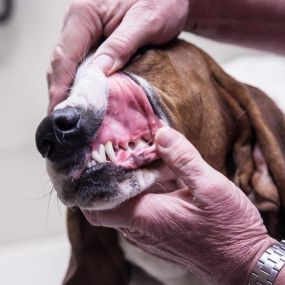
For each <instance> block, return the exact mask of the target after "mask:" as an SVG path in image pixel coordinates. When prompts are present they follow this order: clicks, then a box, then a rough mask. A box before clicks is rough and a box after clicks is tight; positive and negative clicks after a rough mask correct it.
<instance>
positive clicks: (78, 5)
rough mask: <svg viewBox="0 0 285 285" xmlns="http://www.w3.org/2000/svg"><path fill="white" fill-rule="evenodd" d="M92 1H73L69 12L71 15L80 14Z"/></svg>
mask: <svg viewBox="0 0 285 285" xmlns="http://www.w3.org/2000/svg"><path fill="white" fill-rule="evenodd" d="M90 2H91V1H90V0H73V1H72V3H71V5H70V9H69V12H70V13H73V12H75V13H78V12H80V11H82V10H83V11H84V10H85V9H86V8H87V7H88V6H89V5H90V4H91V3H90Z"/></svg>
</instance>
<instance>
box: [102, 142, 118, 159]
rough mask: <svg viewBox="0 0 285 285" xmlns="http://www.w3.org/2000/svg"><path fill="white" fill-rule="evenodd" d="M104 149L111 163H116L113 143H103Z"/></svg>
mask: <svg viewBox="0 0 285 285" xmlns="http://www.w3.org/2000/svg"><path fill="white" fill-rule="evenodd" d="M105 150H106V153H107V155H108V157H109V158H110V160H111V161H112V162H113V163H116V155H115V152H114V149H113V144H112V142H110V141H108V142H107V143H106V144H105Z"/></svg>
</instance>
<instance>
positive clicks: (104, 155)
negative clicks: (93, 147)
mask: <svg viewBox="0 0 285 285" xmlns="http://www.w3.org/2000/svg"><path fill="white" fill-rule="evenodd" d="M99 155H100V156H101V158H102V159H103V161H107V159H106V153H105V147H104V145H103V144H100V146H99Z"/></svg>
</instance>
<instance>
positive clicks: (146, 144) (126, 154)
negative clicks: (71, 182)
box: [78, 73, 165, 184]
mask: <svg viewBox="0 0 285 285" xmlns="http://www.w3.org/2000/svg"><path fill="white" fill-rule="evenodd" d="M108 90H109V94H108V106H107V109H106V112H105V115H104V119H103V122H102V124H101V126H100V128H99V130H98V131H97V133H96V135H95V137H94V139H93V140H92V141H91V144H90V149H91V151H90V152H89V153H87V155H86V159H85V165H84V167H83V169H82V171H80V173H78V175H79V177H78V178H79V182H80V183H79V184H82V183H83V182H84V180H90V179H91V178H93V177H95V176H97V174H98V173H97V172H100V171H102V168H106V169H107V168H108V167H111V165H112V168H113V169H115V168H116V169H117V170H119V169H124V171H131V170H136V169H139V168H140V167H142V166H145V165H147V164H149V163H151V162H153V161H155V160H157V159H159V155H158V154H157V152H156V147H155V145H154V136H155V133H156V131H157V129H158V128H159V127H161V126H163V125H164V124H165V122H163V120H162V119H161V118H159V116H158V115H157V111H156V110H155V108H156V106H154V104H152V103H151V102H150V98H149V96H147V95H146V90H145V89H144V88H143V87H142V86H140V85H138V82H134V80H132V79H130V78H129V77H128V76H126V75H125V74H118V73H117V74H114V75H113V76H111V77H109V80H108ZM148 91H149V90H148ZM93 180H94V179H93Z"/></svg>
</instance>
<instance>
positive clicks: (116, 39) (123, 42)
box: [105, 35, 136, 61]
mask: <svg viewBox="0 0 285 285" xmlns="http://www.w3.org/2000/svg"><path fill="white" fill-rule="evenodd" d="M105 49H106V50H107V51H108V52H109V53H110V54H111V55H112V56H116V57H119V58H120V59H121V60H124V61H125V60H128V59H129V58H130V57H131V56H132V55H133V54H134V53H135V51H136V50H135V48H134V47H133V45H132V44H131V41H130V39H129V38H128V37H127V36H124V35H120V36H113V37H112V40H111V41H110V42H109V43H108V44H106V46H105ZM108 52H107V53H108Z"/></svg>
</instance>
